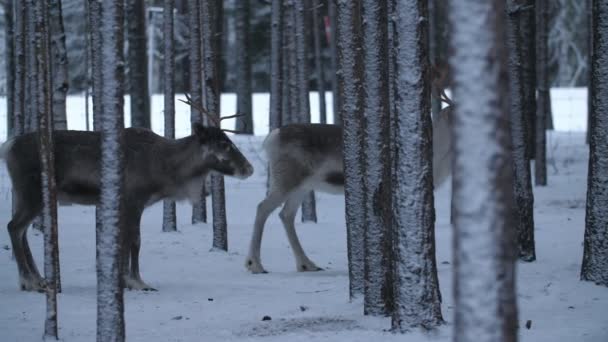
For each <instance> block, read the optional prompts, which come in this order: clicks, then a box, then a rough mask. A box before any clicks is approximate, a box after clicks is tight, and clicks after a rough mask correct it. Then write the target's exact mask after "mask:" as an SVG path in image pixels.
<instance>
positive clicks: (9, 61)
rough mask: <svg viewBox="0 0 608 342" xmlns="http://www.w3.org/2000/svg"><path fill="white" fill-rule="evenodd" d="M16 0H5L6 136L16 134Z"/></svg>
mask: <svg viewBox="0 0 608 342" xmlns="http://www.w3.org/2000/svg"><path fill="white" fill-rule="evenodd" d="M14 2H15V0H5V1H4V30H5V33H4V37H5V39H4V43H5V46H4V52H5V54H6V60H5V67H6V114H7V115H6V137H7V139H8V138H10V137H12V136H13V135H14V132H13V131H14V126H15V115H14V114H13V113H15V102H16V99H15V77H16V76H15V36H14V33H15V23H14V22H13V12H14V9H13V5H14Z"/></svg>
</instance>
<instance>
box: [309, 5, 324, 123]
mask: <svg viewBox="0 0 608 342" xmlns="http://www.w3.org/2000/svg"><path fill="white" fill-rule="evenodd" d="M318 8H319V1H318V0H312V34H313V39H314V47H315V69H316V70H317V92H318V94H319V122H320V123H322V124H324V123H327V109H326V106H327V105H326V104H325V74H324V73H323V63H322V60H321V53H322V50H321V27H320V26H319V24H320V23H319V10H318Z"/></svg>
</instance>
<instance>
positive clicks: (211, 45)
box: [201, 0, 228, 251]
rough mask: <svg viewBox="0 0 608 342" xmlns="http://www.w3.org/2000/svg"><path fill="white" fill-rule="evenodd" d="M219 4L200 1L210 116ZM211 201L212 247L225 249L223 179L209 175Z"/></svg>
mask: <svg viewBox="0 0 608 342" xmlns="http://www.w3.org/2000/svg"><path fill="white" fill-rule="evenodd" d="M222 11H223V7H222V1H217V0H203V1H201V33H202V44H203V69H204V70H203V76H204V82H203V84H204V87H203V93H204V98H205V104H206V109H207V111H208V112H209V113H211V115H215V116H216V117H218V118H219V115H220V91H221V73H220V55H221V30H222V28H221V26H219V25H218V24H219V23H221V21H219V20H217V19H218V17H219V16H221V15H222ZM211 201H212V210H213V248H214V249H218V250H224V251H227V250H228V228H227V223H226V195H225V190H224V176H221V175H218V174H212V175H211Z"/></svg>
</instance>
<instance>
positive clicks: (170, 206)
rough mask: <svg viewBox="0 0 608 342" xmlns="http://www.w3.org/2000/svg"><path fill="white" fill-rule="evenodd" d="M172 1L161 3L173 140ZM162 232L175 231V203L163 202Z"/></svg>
mask: <svg viewBox="0 0 608 342" xmlns="http://www.w3.org/2000/svg"><path fill="white" fill-rule="evenodd" d="M174 3H175V1H174V0H164V3H163V5H164V6H163V43H164V45H163V55H164V58H163V73H164V78H165V79H164V87H163V93H164V104H165V106H164V107H165V108H164V111H163V112H164V117H165V137H166V138H169V139H175V48H174V46H173V8H174ZM163 231H164V232H174V231H177V217H176V210H175V201H172V200H165V201H163Z"/></svg>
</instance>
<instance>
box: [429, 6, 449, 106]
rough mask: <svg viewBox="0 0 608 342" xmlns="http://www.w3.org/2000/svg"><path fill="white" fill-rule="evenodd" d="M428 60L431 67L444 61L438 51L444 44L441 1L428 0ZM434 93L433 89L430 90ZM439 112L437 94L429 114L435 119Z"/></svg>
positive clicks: (432, 101) (439, 103)
mask: <svg viewBox="0 0 608 342" xmlns="http://www.w3.org/2000/svg"><path fill="white" fill-rule="evenodd" d="M428 3H429V6H428V7H429V59H430V61H431V66H434V67H438V66H439V65H440V64H443V63H444V62H445V61H442V60H441V57H440V52H439V49H440V48H441V47H442V45H443V44H444V43H445V42H444V40H443V39H442V32H441V22H440V20H441V17H440V11H441V7H442V6H444V5H442V3H443V1H442V0H429V1H428ZM431 91H434V89H431ZM440 112H441V99H440V98H439V94H435V96H431V113H433V117H437V116H438V115H439V113H440Z"/></svg>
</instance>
